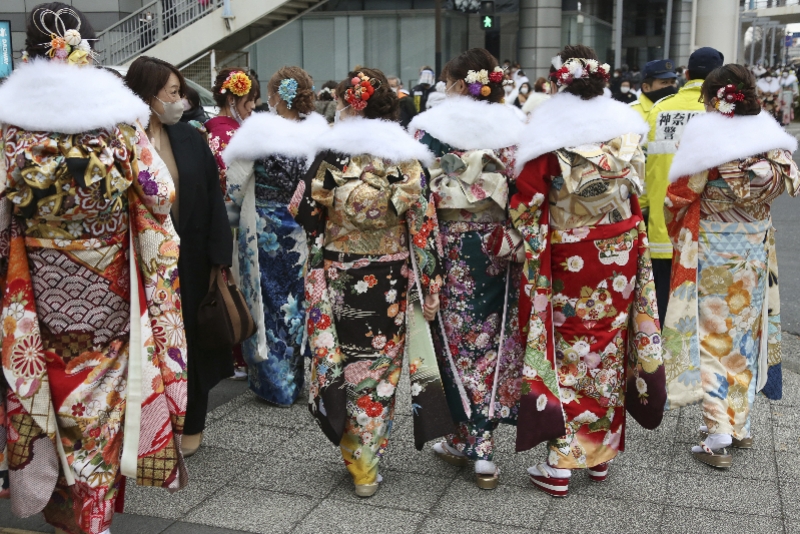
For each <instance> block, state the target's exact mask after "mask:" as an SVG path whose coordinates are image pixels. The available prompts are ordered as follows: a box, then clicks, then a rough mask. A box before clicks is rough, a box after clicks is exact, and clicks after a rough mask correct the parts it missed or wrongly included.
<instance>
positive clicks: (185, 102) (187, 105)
mask: <svg viewBox="0 0 800 534" xmlns="http://www.w3.org/2000/svg"><path fill="white" fill-rule="evenodd" d="M181 104H183V111H189V110H190V109H192V105H191V104H190V103H189V101H188V100H186V99H185V98H184V99H182V100H181Z"/></svg>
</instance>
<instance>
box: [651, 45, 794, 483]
mask: <svg viewBox="0 0 800 534" xmlns="http://www.w3.org/2000/svg"><path fill="white" fill-rule="evenodd" d="M689 68H690V71H691V60H690V67H689ZM755 85H756V81H755V77H754V76H753V74H752V73H751V72H750V71H748V70H747V69H746V68H744V67H742V66H741V65H731V64H729V65H725V66H724V67H720V68H717V69H715V70H713V71H712V72H711V73H709V74H708V75H707V76H706V78H705V81H704V82H703V84H702V87H701V95H702V101H703V103H704V105H705V108H706V111H707V113H706V114H705V115H703V116H699V117H695V118H694V119H692V121H691V122H690V123H689V125H688V126H686V129H685V130H684V132H683V136H682V137H681V142H680V146H679V147H678V150H677V153H676V154H675V158H674V159H673V160H672V166H671V168H670V171H669V182H670V183H669V187H668V188H667V198H666V203H665V207H664V211H665V216H666V222H667V228H668V231H669V237H670V240H671V242H672V244H673V246H674V248H675V258H674V260H673V266H672V286H671V289H672V294H671V296H670V300H669V308H668V309H667V314H666V322H665V324H664V328H663V337H664V348H665V354H664V358H665V362H666V367H667V376H669V377H670V380H669V382H668V393H669V397H668V404H667V408H668V409H678V408H680V407H682V406H687V405H690V404H698V403H701V404H702V408H703V422H704V424H703V425H701V426H700V428H699V431H700V433H701V434H703V435H704V439H703V441H702V442H701V443H700V445H699V446H695V447H692V454H693V455H694V457H695V458H696V459H697V460H699V461H701V462H703V463H705V464H708V465H711V466H714V467H718V468H727V467H730V466H731V465H732V460H733V458H732V456H731V454H730V452H729V451H728V447H730V446H733V447H736V448H741V449H749V448H751V447H752V446H753V443H754V442H753V440H754V436H753V435H752V433H751V426H750V421H751V420H750V413H751V410H752V407H753V402H754V400H755V395H756V393H757V392H759V391H761V392H763V393H764V395H766V396H767V398H769V399H773V400H777V399H780V398H781V394H782V377H781V365H780V360H781V344H780V340H781V321H780V295H779V291H778V280H779V278H778V263H777V255H776V252H775V230H774V228H773V227H772V219H771V216H770V205H771V204H772V202H773V201H774V200H775V199H776V198H777V197H778V196H780V194H781V193H783V192H784V191H788V192H789V194H790V195H792V196H797V194H798V192H800V174H798V170H797V165H796V164H795V162H794V161H793V159H792V153H793V152H794V151H795V150H796V149H797V140H796V139H795V138H794V136H792V135H790V134H788V133H786V132H785V131H784V130H783V128H781V127H780V125H778V124H777V123H776V122H775V121H774V120H773V119H772V117H771V116H770V115H769V114H768V113H767V112H765V111H762V110H761V108H760V106H759V103H758V97H757V93H756V87H755ZM761 443H763V444H764V446H766V447H772V441H771V438H770V436H769V435H767V436H762V441H761Z"/></svg>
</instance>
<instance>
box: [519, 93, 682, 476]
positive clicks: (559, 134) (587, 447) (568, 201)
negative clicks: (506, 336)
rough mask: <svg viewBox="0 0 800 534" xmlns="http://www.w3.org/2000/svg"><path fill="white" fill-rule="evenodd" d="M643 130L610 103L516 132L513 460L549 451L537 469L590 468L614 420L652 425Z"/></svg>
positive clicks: (596, 102)
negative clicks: (522, 343)
mask: <svg viewBox="0 0 800 534" xmlns="http://www.w3.org/2000/svg"><path fill="white" fill-rule="evenodd" d="M646 131H647V126H646V125H645V124H644V122H643V121H642V120H641V118H640V117H639V114H638V113H636V111H634V110H632V109H630V107H628V106H626V105H624V104H621V103H619V102H616V101H614V100H611V99H607V98H603V97H597V98H593V99H591V100H581V99H580V98H578V97H575V96H573V95H570V94H567V93H561V94H559V95H557V96H554V97H553V98H551V99H550V100H548V101H547V102H545V103H544V104H542V105H541V107H539V108H538V109H537V111H536V113H535V114H534V116H533V118H532V121H531V123H530V124H529V125H528V126H527V127H526V134H527V135H523V138H522V139H523V140H522V141H521V142H520V146H519V153H518V156H517V162H518V166H519V168H521V173H520V174H519V176H518V177H517V183H516V185H517V193H516V194H515V195H514V196H513V197H512V199H511V219H512V221H513V222H514V225H515V226H516V227H517V228H518V229H519V231H520V232H521V233H522V235H523V238H524V243H525V256H526V259H525V264H524V266H523V273H522V278H523V279H522V286H521V289H522V292H521V295H520V304H519V308H520V309H519V316H520V323H521V325H522V333H523V335H524V336H525V339H526V347H525V356H524V366H523V384H522V399H521V402H520V408H519V416H518V424H517V450H518V451H523V450H526V449H529V448H531V447H533V446H535V445H536V444H538V443H540V442H542V441H548V445H549V451H550V452H549V457H548V464H549V465H550V466H552V467H555V468H562V469H576V468H591V467H594V466H599V465H601V464H604V463H605V462H608V461H609V460H611V459H612V458H614V457H615V456H616V455H617V453H618V452H619V451H622V450H624V443H625V439H624V432H625V420H626V417H625V411H626V409H627V411H628V412H630V413H631V415H633V416H634V418H635V419H636V420H637V421H639V423H640V424H642V426H644V427H646V428H651V429H652V428H656V427H657V426H658V425H659V424H660V422H661V417H662V415H663V405H664V398H665V396H666V393H665V390H664V370H663V364H662V361H661V347H660V337H659V325H658V319H657V318H658V314H657V312H656V300H655V287H654V284H653V276H652V268H651V264H650V255H649V252H648V246H647V236H646V235H645V231H644V222H643V220H642V216H641V211H640V210H639V205H638V201H637V197H636V196H637V195H638V194H640V193H641V190H642V182H641V179H640V176H639V170H640V169H641V168H642V167H643V155H642V152H641V149H640V146H639V142H640V139H641V137H642V136H643V135H644V134H645V133H646Z"/></svg>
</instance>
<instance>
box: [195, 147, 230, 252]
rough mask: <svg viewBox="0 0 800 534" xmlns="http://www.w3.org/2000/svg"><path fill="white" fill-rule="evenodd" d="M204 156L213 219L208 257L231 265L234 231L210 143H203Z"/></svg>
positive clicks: (210, 215) (210, 210) (206, 184)
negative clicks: (229, 221) (229, 222)
mask: <svg viewBox="0 0 800 534" xmlns="http://www.w3.org/2000/svg"><path fill="white" fill-rule="evenodd" d="M201 156H202V157H203V158H204V160H205V161H204V162H203V168H204V169H206V183H205V184H204V185H205V187H206V190H207V191H208V199H209V218H210V219H211V232H210V233H209V236H208V259H209V261H210V262H211V264H212V265H227V266H230V265H231V261H232V258H233V233H231V229H230V226H229V225H228V215H227V211H226V210H225V201H224V200H223V198H222V190H221V189H220V187H219V171H218V170H217V164H216V161H215V160H214V156H213V155H212V154H211V149H209V148H208V145H205V144H203V145H202V154H201Z"/></svg>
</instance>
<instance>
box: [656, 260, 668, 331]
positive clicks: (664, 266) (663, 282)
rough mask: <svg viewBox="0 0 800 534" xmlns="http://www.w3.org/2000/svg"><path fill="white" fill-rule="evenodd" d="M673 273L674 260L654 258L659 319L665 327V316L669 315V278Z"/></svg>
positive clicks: (662, 326)
mask: <svg viewBox="0 0 800 534" xmlns="http://www.w3.org/2000/svg"><path fill="white" fill-rule="evenodd" d="M671 275H672V260H664V259H658V258H653V280H654V281H655V283H656V300H657V301H658V321H659V323H660V324H661V328H664V317H666V316H667V304H669V280H670V277H671Z"/></svg>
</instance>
